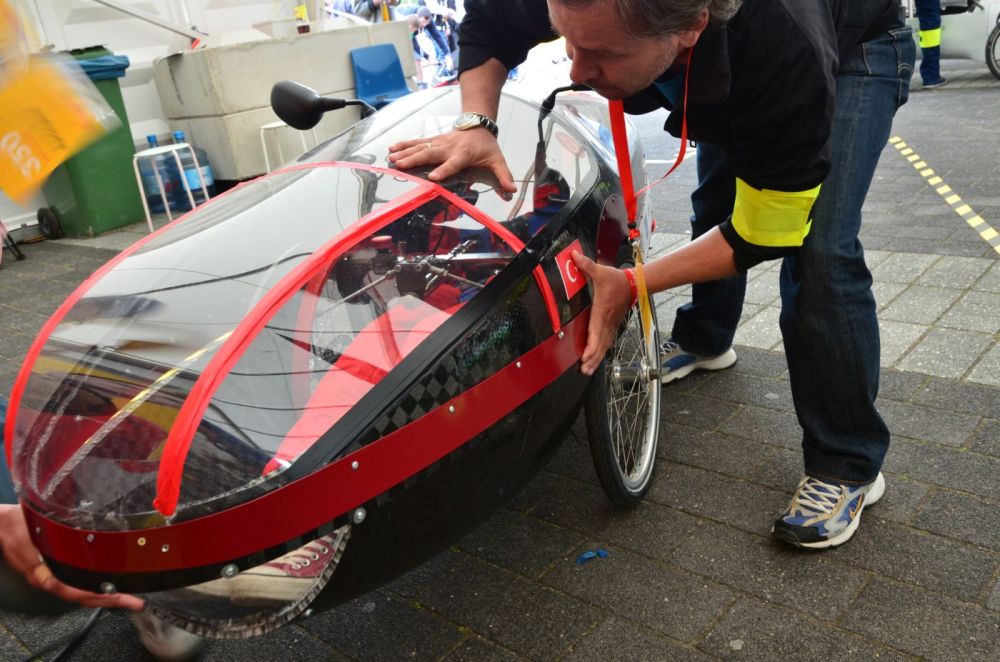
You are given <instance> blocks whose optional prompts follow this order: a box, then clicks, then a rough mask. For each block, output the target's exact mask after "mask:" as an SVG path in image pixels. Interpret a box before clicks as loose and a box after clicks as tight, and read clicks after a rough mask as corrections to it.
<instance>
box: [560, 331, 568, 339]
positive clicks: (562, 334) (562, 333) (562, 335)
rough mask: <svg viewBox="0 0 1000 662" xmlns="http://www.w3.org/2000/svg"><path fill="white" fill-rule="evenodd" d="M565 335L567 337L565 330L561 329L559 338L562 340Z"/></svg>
mask: <svg viewBox="0 0 1000 662" xmlns="http://www.w3.org/2000/svg"><path fill="white" fill-rule="evenodd" d="M565 337H566V334H565V333H564V332H562V331H560V332H559V340H562V339H563V338H565Z"/></svg>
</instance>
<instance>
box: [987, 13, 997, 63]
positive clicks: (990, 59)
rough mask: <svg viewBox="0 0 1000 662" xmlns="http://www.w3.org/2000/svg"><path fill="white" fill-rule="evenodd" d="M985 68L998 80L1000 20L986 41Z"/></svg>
mask: <svg viewBox="0 0 1000 662" xmlns="http://www.w3.org/2000/svg"><path fill="white" fill-rule="evenodd" d="M986 66H987V67H989V68H990V73H992V74H993V75H994V76H995V77H997V78H1000V18H998V19H997V24H996V25H994V26H993V31H992V32H990V36H989V38H988V39H987V40H986Z"/></svg>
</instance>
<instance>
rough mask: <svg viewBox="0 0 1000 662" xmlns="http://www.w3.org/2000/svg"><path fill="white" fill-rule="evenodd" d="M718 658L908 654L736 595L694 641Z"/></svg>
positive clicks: (886, 656)
mask: <svg viewBox="0 0 1000 662" xmlns="http://www.w3.org/2000/svg"><path fill="white" fill-rule="evenodd" d="M698 647H699V648H701V649H702V650H704V651H705V652H707V653H709V654H711V655H713V656H715V657H718V658H721V659H734V660H735V659H751V660H849V659H869V660H870V659H874V658H877V659H879V660H907V659H909V657H908V656H904V655H901V654H899V653H897V652H896V651H893V650H891V649H888V648H885V647H884V646H879V645H877V644H872V643H871V642H869V641H866V640H864V639H862V638H861V637H859V636H857V635H854V634H851V633H849V632H845V631H843V630H840V629H837V628H832V627H829V626H827V625H821V624H819V623H816V622H815V621H812V620H809V619H807V618H803V617H802V616H801V615H800V614H797V613H795V612H791V611H789V610H788V609H784V608H781V607H777V606H775V605H772V604H768V603H766V602H762V601H760V600H756V599H754V598H746V597H744V598H740V600H739V601H737V603H736V604H735V605H733V607H732V608H731V609H730V610H729V611H728V612H727V613H726V615H725V616H724V617H723V618H722V620H721V621H719V623H718V624H717V625H716V626H715V627H714V628H713V629H712V631H711V632H710V633H709V634H708V636H707V637H706V638H705V640H704V641H703V642H702V643H701V644H699V646H698Z"/></svg>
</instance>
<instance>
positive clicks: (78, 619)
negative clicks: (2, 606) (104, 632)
mask: <svg viewBox="0 0 1000 662" xmlns="http://www.w3.org/2000/svg"><path fill="white" fill-rule="evenodd" d="M90 614H91V610H90V609H83V608H76V609H72V610H71V611H69V612H67V613H65V614H61V615H58V616H29V615H25V614H12V613H10V612H0V617H2V619H3V624H4V627H6V629H7V630H8V631H9V632H10V633H11V634H12V635H13V636H14V637H16V638H17V639H18V640H19V641H20V642H21V643H22V644H24V645H25V646H27V647H28V648H29V649H31V650H32V651H36V650H40V649H42V648H44V647H45V646H47V645H48V644H51V643H52V642H54V641H56V640H57V639H61V638H63V637H65V636H68V635H70V634H72V633H74V632H76V631H77V630H78V629H79V628H80V627H82V626H83V624H84V623H86V622H87V619H88V618H89V617H90ZM102 620H103V619H102ZM95 627H96V626H95ZM136 643H138V639H136Z"/></svg>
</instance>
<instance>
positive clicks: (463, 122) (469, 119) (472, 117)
mask: <svg viewBox="0 0 1000 662" xmlns="http://www.w3.org/2000/svg"><path fill="white" fill-rule="evenodd" d="M480 125H481V122H480V121H479V115H476V114H475V113H462V114H461V115H459V116H458V119H456V120H455V128H456V129H471V128H473V127H476V126H480Z"/></svg>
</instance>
